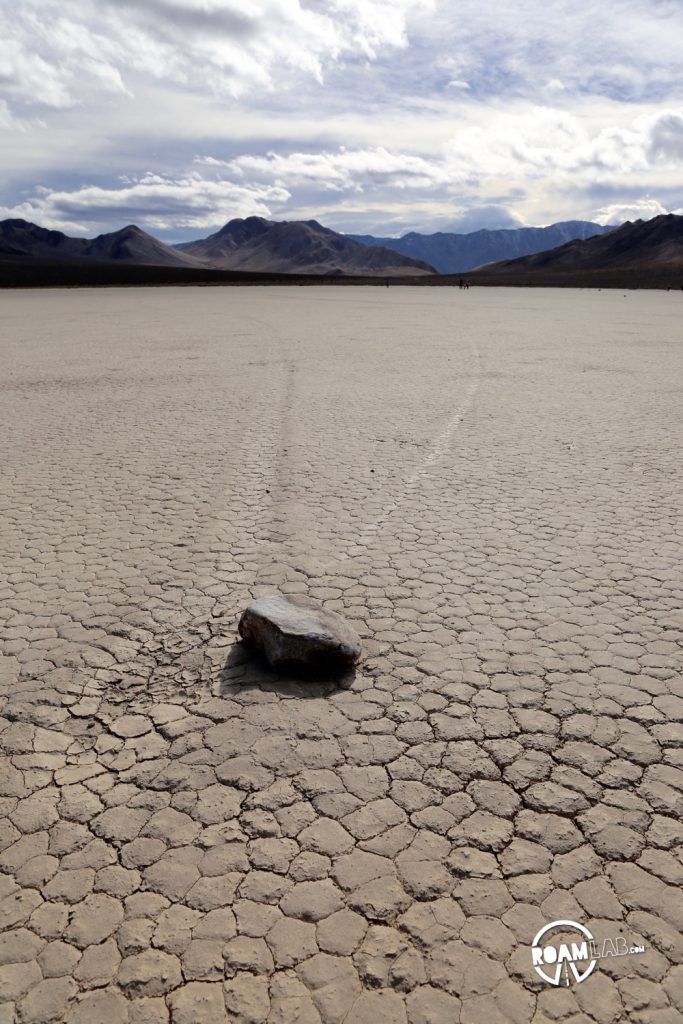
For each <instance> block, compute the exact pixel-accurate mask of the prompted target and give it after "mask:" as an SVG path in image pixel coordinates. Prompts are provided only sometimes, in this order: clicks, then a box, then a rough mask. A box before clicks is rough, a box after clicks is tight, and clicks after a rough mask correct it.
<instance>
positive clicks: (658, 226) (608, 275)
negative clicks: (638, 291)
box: [473, 213, 683, 288]
mask: <svg viewBox="0 0 683 1024" xmlns="http://www.w3.org/2000/svg"><path fill="white" fill-rule="evenodd" d="M473 279H474V280H480V281H481V283H487V284H488V283H496V284H557V285H571V284H575V285H586V286H595V287H610V285H611V284H613V283H616V282H619V283H620V284H623V285H628V286H632V287H646V288H647V287H676V288H680V287H682V286H683V216H677V215H676V214H673V213H669V214H662V215H661V216H660V217H655V218H654V219H653V220H647V221H642V220H637V221H635V222H633V223H632V222H631V221H627V222H626V223H625V224H622V225H621V227H619V228H615V229H613V230H612V231H610V232H608V233H607V234H603V235H598V236H596V237H594V238H588V239H577V240H575V241H572V242H567V243H566V244H565V245H561V246H558V247H556V248H554V249H550V250H548V251H546V252H540V253H536V254H534V255H531V256H524V257H522V258H521V259H516V260H503V261H501V262H497V263H492V264H490V265H488V266H486V267H482V268H480V270H478V271H476V272H475V273H474V274H473Z"/></svg>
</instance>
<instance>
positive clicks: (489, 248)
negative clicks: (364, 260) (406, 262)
mask: <svg viewBox="0 0 683 1024" xmlns="http://www.w3.org/2000/svg"><path fill="white" fill-rule="evenodd" d="M611 230H612V228H611V227H607V228H605V227H602V226H601V225H600V224H593V223H592V222H591V221H583V220H569V221H562V222H561V223H558V224H551V225H550V226H549V227H545V228H501V229H500V230H498V231H490V230H488V229H484V230H481V231H472V232H470V233H468V234H457V233H453V232H444V231H438V232H436V233H435V234H433V235H422V234H419V232H416V231H411V232H410V233H409V234H407V235H403V237H402V238H377V237H375V236H374V235H349V236H348V237H349V238H353V239H355V240H356V241H358V242H362V243H363V244H364V245H381V246H385V247H386V248H388V249H393V250H394V251H395V252H400V253H403V254H404V255H405V256H411V257H412V258H414V259H420V260H426V261H427V262H428V263H431V264H432V266H434V267H436V269H437V270H438V271H439V273H440V274H464V273H466V272H467V271H469V270H472V269H474V267H480V266H481V265H482V264H483V263H491V262H492V261H494V260H502V259H515V258H516V257H518V256H527V255H528V254H529V253H534V252H541V251H542V250H544V249H551V248H553V247H554V246H557V245H562V243H563V242H569V241H571V240H572V239H575V238H590V237H591V236H592V235H599V234H602V233H604V232H606V231H611Z"/></svg>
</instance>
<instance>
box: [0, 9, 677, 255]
mask: <svg viewBox="0 0 683 1024" xmlns="http://www.w3.org/2000/svg"><path fill="white" fill-rule="evenodd" d="M681 39H683V3H681V0H600V2H599V3H592V4H588V3H580V2H577V0H571V2H569V0H514V2H512V0H511V2H505V0H21V2H17V0H0V147H1V152H2V160H1V161H0V217H10V216H11V217H24V218H26V219H28V220H33V221H35V222H38V223H40V224H43V225H45V226H49V227H56V228H60V229H62V230H65V231H67V232H70V233H72V234H80V235H93V234H97V233H99V232H101V231H107V230H113V229H115V228H118V227H121V226H123V225H124V224H127V223H130V222H135V223H138V224H140V225H141V226H142V227H144V228H146V229H147V230H149V231H151V232H152V233H154V234H156V235H157V236H159V237H161V238H164V239H166V240H168V241H181V240H184V239H189V238H196V237H201V236H204V235H206V234H208V233H210V231H212V230H215V229H216V228H218V227H220V226H221V225H222V224H223V223H225V222H226V221H227V220H229V219H230V218H232V217H238V216H249V215H251V214H257V215H260V216H265V217H271V218H273V219H276V220H285V219H287V220H292V219H299V218H312V217H314V218H316V219H318V220H320V221H322V222H323V223H324V224H327V225H329V226H330V227H333V228H336V229H337V230H341V231H350V232H353V231H365V232H372V233H375V234H387V235H397V234H401V233H403V232H405V231H408V230H418V231H434V230H456V231H468V230H475V229H477V228H479V227H506V226H512V225H515V224H533V225H541V224H548V223H552V222H554V221H558V220H567V219H574V218H577V219H579V218H580V219H593V220H598V221H600V222H602V223H617V222H621V221H623V220H626V219H634V218H635V217H638V216H641V217H652V216H655V215H656V214H658V213H662V212H664V211H672V210H676V211H680V210H682V208H683V173H682V172H683V74H682V71H683V68H682V63H683V58H682V56H681Z"/></svg>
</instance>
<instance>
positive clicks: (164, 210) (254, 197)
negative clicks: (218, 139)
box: [0, 173, 290, 234]
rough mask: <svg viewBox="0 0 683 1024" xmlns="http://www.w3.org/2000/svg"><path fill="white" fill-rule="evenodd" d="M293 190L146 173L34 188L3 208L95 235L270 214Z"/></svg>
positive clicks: (2, 213)
mask: <svg viewBox="0 0 683 1024" xmlns="http://www.w3.org/2000/svg"><path fill="white" fill-rule="evenodd" d="M289 198H290V193H289V192H288V191H287V190H286V189H284V188H282V187H279V186H268V185H264V186H260V187H258V186H252V185H239V184H235V183H234V182H230V181H224V180H222V179H213V180H210V179H206V178H203V177H201V175H199V174H190V175H187V176H185V177H182V178H175V179H172V178H167V177H164V176H162V175H157V174H151V173H150V174H145V175H144V176H143V177H141V178H139V179H134V180H131V181H125V182H121V183H120V184H119V185H118V187H111V188H102V187H99V186H95V185H89V186H84V187H83V188H79V189H74V190H71V191H67V190H62V191H53V190H50V189H47V188H42V189H39V190H36V195H35V196H34V197H33V198H31V199H30V200H27V201H25V202H23V203H19V204H17V205H16V206H14V207H11V208H10V207H0V217H22V218H23V219H25V220H30V221H34V222H36V223H39V224H41V225H42V226H44V227H49V228H57V229H59V230H61V231H67V232H68V231H72V232H80V233H86V234H87V233H93V232H97V231H103V230H111V229H115V228H119V227H122V226H123V225H124V224H126V223H128V222H129V221H136V222H137V223H138V224H140V225H141V226H143V227H146V228H149V229H155V230H161V231H168V230H171V229H174V230H178V229H182V228H214V227H217V226H218V225H220V224H223V223H225V222H226V221H228V220H230V219H231V218H232V217H250V216H259V217H269V216H270V215H271V213H272V211H273V208H276V207H279V206H281V205H282V204H283V203H285V202H286V201H287V200H288V199H289Z"/></svg>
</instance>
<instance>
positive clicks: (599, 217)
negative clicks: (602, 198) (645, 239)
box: [591, 199, 682, 224]
mask: <svg viewBox="0 0 683 1024" xmlns="http://www.w3.org/2000/svg"><path fill="white" fill-rule="evenodd" d="M681 212H682V211H681V210H667V209H666V207H665V206H662V204H661V203H660V202H659V201H658V200H657V199H637V200H636V201H635V202H633V203H612V204H611V205H610V206H603V207H602V208H601V209H600V210H596V211H595V213H594V215H593V216H592V217H591V220H594V221H596V222H597V223H598V224H623V223H624V221H627V220H652V218H653V217H660V216H661V215H662V214H663V213H681Z"/></svg>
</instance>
